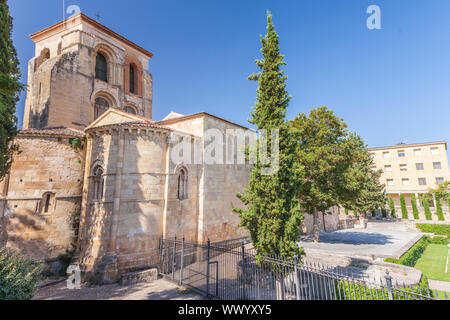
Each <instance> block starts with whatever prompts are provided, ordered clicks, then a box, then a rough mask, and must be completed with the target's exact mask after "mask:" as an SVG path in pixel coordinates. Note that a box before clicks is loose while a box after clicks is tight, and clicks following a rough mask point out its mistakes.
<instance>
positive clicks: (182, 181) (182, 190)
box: [177, 169, 187, 200]
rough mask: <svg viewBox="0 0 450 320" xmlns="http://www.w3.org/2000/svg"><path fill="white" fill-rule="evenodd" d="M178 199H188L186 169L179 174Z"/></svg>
mask: <svg viewBox="0 0 450 320" xmlns="http://www.w3.org/2000/svg"><path fill="white" fill-rule="evenodd" d="M177 198H178V199H179V200H184V199H186V198H187V174H186V171H185V170H184V169H181V170H180V173H179V174H178V192H177Z"/></svg>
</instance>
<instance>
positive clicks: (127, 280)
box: [119, 268, 158, 286]
mask: <svg viewBox="0 0 450 320" xmlns="http://www.w3.org/2000/svg"><path fill="white" fill-rule="evenodd" d="M157 279H158V269H156V268H153V269H148V270H144V271H137V272H130V273H124V274H123V275H122V276H121V277H120V281H119V283H120V285H122V286H128V285H132V284H136V283H141V282H152V281H155V280H157Z"/></svg>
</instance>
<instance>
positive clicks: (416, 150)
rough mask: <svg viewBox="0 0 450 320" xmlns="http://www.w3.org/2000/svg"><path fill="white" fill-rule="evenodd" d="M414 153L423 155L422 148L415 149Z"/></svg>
mask: <svg viewBox="0 0 450 320" xmlns="http://www.w3.org/2000/svg"><path fill="white" fill-rule="evenodd" d="M414 155H416V156H421V155H422V149H414Z"/></svg>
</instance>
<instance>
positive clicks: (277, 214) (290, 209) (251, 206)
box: [233, 12, 303, 257]
mask: <svg viewBox="0 0 450 320" xmlns="http://www.w3.org/2000/svg"><path fill="white" fill-rule="evenodd" d="M261 43H262V49H261V53H262V55H263V59H261V60H256V61H255V62H256V65H257V66H258V67H259V68H260V69H261V72H260V73H257V74H253V75H251V76H250V77H249V80H255V81H258V89H257V102H256V104H255V106H254V108H253V111H252V113H251V115H252V118H251V119H249V122H250V123H252V124H254V125H256V127H257V128H258V131H259V132H261V130H262V129H265V130H271V129H278V130H279V169H278V171H277V172H276V173H274V174H272V175H263V174H262V169H263V168H264V167H266V166H265V165H264V164H262V162H261V159H259V158H258V160H257V161H256V163H255V165H254V168H253V170H252V172H251V176H250V181H249V184H248V187H247V188H246V189H245V190H244V192H243V193H238V195H237V196H238V198H239V199H240V200H241V201H242V202H243V204H244V205H245V208H235V207H233V210H234V211H235V212H237V213H238V214H239V216H240V219H241V223H240V225H241V226H243V227H245V228H247V229H248V230H249V231H250V237H251V239H252V242H253V246H254V247H255V249H256V251H257V253H258V257H261V256H262V255H269V254H276V255H281V256H285V257H286V256H293V255H295V254H297V255H301V254H302V253H303V250H302V249H300V248H299V247H298V245H297V240H298V238H299V236H300V225H301V222H302V221H303V215H302V213H301V210H300V204H299V201H298V185H297V183H296V182H297V181H300V174H301V170H300V169H299V168H298V165H297V163H296V159H295V158H296V154H295V141H294V140H293V139H291V137H290V133H289V128H288V126H287V124H286V122H285V114H286V109H287V107H288V104H289V100H290V96H289V95H288V93H287V91H286V83H285V81H286V79H287V77H286V76H285V75H284V71H282V70H281V67H282V66H284V65H286V63H285V62H284V56H283V55H282V54H281V53H280V46H279V42H278V35H277V33H276V32H275V28H274V25H273V23H272V15H271V14H270V12H267V34H266V36H264V37H263V36H261ZM268 136H270V133H268ZM267 140H268V141H267V144H268V149H269V150H270V146H271V139H270V137H268V139H267Z"/></svg>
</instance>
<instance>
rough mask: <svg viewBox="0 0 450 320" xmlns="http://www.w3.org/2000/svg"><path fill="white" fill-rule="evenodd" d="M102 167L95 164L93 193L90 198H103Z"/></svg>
mask: <svg viewBox="0 0 450 320" xmlns="http://www.w3.org/2000/svg"><path fill="white" fill-rule="evenodd" d="M103 184H104V181H103V169H102V167H100V166H97V167H96V168H95V169H94V195H93V197H92V199H93V200H94V201H100V200H102V199H103Z"/></svg>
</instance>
